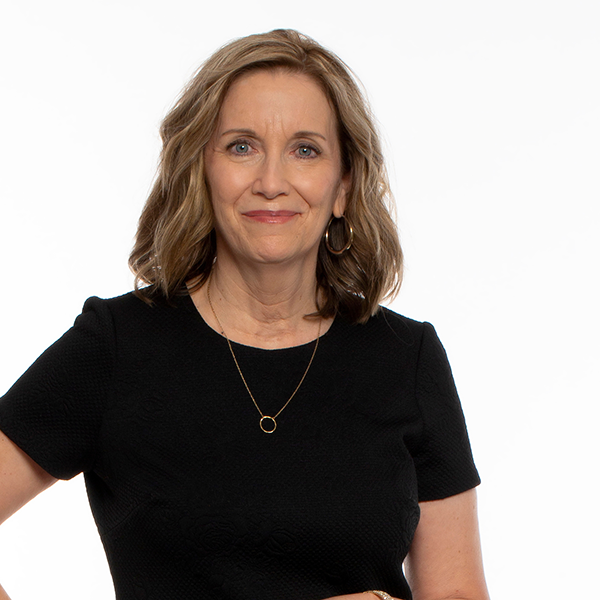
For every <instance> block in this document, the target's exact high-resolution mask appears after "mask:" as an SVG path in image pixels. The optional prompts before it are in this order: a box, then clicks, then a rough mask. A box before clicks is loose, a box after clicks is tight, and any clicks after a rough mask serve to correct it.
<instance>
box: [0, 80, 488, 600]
mask: <svg viewBox="0 0 600 600" xmlns="http://www.w3.org/2000/svg"><path fill="white" fill-rule="evenodd" d="M336 126H337V125H336V120H335V116H334V113H333V110H332V108H331V106H330V105H329V103H328V101H327V98H326V97H325V95H324V94H323V92H322V91H321V89H320V88H319V86H318V85H317V84H316V83H315V82H314V81H313V80H311V79H310V78H308V77H305V76H302V75H298V74H289V73H286V72H283V71H275V72H273V71H259V72H256V73H251V74H248V75H246V76H244V77H242V78H240V79H238V80H237V81H236V82H235V83H234V85H233V86H232V87H231V89H230V91H229V93H228V95H227V97H226V98H225V101H224V103H223V106H222V109H221V114H220V119H219V123H218V126H217V129H216V131H215V133H214V135H213V138H212V140H211V142H210V144H209V146H208V147H207V149H206V151H205V163H206V177H207V180H208V183H209V187H210V190H211V195H212V202H213V208H214V212H215V219H216V234H217V256H218V259H217V262H216V264H215V268H214V270H213V279H212V289H211V297H212V300H213V305H214V306H215V310H216V311H217V312H218V316H219V320H220V321H221V323H222V325H223V328H224V329H225V331H226V332H227V335H228V336H229V337H230V339H233V340H235V341H237V342H240V343H243V344H247V345H251V346H256V347H261V348H283V347H288V346H294V345H298V344H303V343H306V342H308V341H310V340H312V339H314V338H315V337H316V335H317V331H318V330H319V327H320V331H321V333H324V332H325V331H326V329H327V328H328V327H329V325H330V324H331V322H330V321H325V320H323V321H321V323H319V322H318V321H317V320H315V319H310V318H306V317H305V315H306V314H308V313H311V312H313V311H314V310H315V309H316V298H315V290H316V281H315V267H316V261H317V252H318V246H319V242H320V239H321V237H322V235H323V232H324V230H325V227H326V226H327V223H328V222H329V219H330V218H331V216H332V215H334V216H336V217H339V216H341V215H343V212H344V209H345V206H346V193H347V190H348V183H349V181H348V178H347V177H345V176H344V175H343V173H342V169H341V158H340V156H341V149H340V148H339V142H338V136H337V130H336ZM193 300H194V303H195V304H196V306H197V308H198V310H199V311H200V313H201V315H202V316H203V318H204V319H205V321H206V322H207V323H208V324H209V325H210V326H212V327H213V328H214V329H216V330H219V326H218V324H217V322H216V320H215V319H214V316H213V315H212V311H211V309H210V306H209V304H208V301H207V296H206V286H205V287H204V288H202V289H200V290H198V291H197V292H195V293H194V294H193ZM55 481H56V480H55V479H54V478H53V477H52V476H50V475H49V474H48V473H46V472H45V471H44V470H43V469H41V467H39V466H38V465H37V464H36V463H35V462H34V461H33V460H32V459H31V458H29V457H28V456H27V455H26V454H25V453H24V452H23V451H22V450H20V449H19V448H18V447H17V446H15V445H14V444H13V443H12V442H11V441H10V440H9V439H8V438H7V437H5V436H4V435H2V434H1V432H0V522H2V521H4V520H5V519H7V518H8V517H9V516H10V515H11V514H13V513H14V512H16V511H17V510H18V509H19V508H20V507H21V506H23V505H24V504H25V503H26V502H28V501H29V500H30V499H32V498H33V497H35V496H36V495H37V494H38V493H40V492H41V491H43V490H45V489H47V488H48V487H50V486H51V485H52V484H53V483H54V482H55ZM374 493H376V490H374ZM420 507H421V520H420V522H419V525H418V527H417V531H416V534H415V538H414V541H413V544H412V546H411V550H410V553H409V556H408V559H407V561H406V564H405V566H406V570H407V577H408V579H409V583H410V584H411V587H412V589H413V591H414V599H415V600H450V599H453V600H460V599H463V600H488V598H489V597H488V594H487V590H486V586H485V580H484V577H483V566H482V561H481V550H480V543H479V532H478V525H477V509H476V498H475V491H474V490H470V491H468V492H465V493H463V494H458V495H457V496H452V497H450V498H446V499H444V500H437V501H433V502H422V503H421V504H420ZM7 598H8V596H7V595H6V593H5V592H4V591H3V590H2V588H1V587H0V600H4V599H7ZM367 599H371V600H375V599H376V596H374V595H372V594H366V593H358V594H350V595H344V596H337V597H336V598H335V600H367Z"/></svg>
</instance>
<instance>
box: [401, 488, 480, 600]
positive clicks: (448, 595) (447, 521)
mask: <svg viewBox="0 0 600 600" xmlns="http://www.w3.org/2000/svg"><path fill="white" fill-rule="evenodd" d="M419 506H420V508H421V520H420V521H419V525H418V527H417V531H416V532H415V537H414V539H413V543H412V545H411V548H410V552H409V554H408V557H407V561H406V567H407V573H406V574H407V578H408V582H409V584H410V586H411V588H412V591H413V596H414V600H450V599H452V600H489V595H488V591H487V586H486V584H485V578H484V574H483V562H482V559H481V545H480V541H479V525H478V522H477V496H476V492H475V490H474V489H472V490H469V491H467V492H464V493H462V494H457V495H456V496H451V497H450V498H445V499H443V500H433V501H430V502H421V503H420V505H419Z"/></svg>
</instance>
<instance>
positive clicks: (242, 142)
mask: <svg viewBox="0 0 600 600" xmlns="http://www.w3.org/2000/svg"><path fill="white" fill-rule="evenodd" d="M237 145H244V146H248V148H251V147H252V144H251V143H250V142H249V141H248V140H245V139H239V140H234V141H233V142H230V143H229V144H227V147H226V149H227V151H231V150H232V149H233V148H235V147H236V146H237ZM301 148H308V149H309V150H310V151H311V152H313V153H314V154H315V155H316V156H319V154H321V151H320V150H319V149H318V148H316V147H315V146H313V145H312V144H306V143H300V144H298V145H297V146H296V148H295V149H294V150H295V151H298V150H300V149H301ZM233 154H234V156H245V155H246V154H247V153H242V154H238V153H237V152H233ZM298 158H300V159H301V160H310V159H311V158H314V157H313V156H312V155H311V156H299V157H298Z"/></svg>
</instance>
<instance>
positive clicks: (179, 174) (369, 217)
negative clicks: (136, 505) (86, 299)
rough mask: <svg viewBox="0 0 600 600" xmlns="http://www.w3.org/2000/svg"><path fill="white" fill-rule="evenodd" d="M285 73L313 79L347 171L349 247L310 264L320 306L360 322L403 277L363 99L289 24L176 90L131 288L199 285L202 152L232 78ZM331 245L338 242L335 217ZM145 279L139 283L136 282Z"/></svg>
mask: <svg viewBox="0 0 600 600" xmlns="http://www.w3.org/2000/svg"><path fill="white" fill-rule="evenodd" d="M260 69H285V70H286V71H289V72H292V73H300V74H303V75H308V76H310V77H312V78H313V79H314V80H315V81H316V82H317V83H318V84H319V85H320V86H321V88H322V89H323V92H324V93H325V95H326V96H327V98H328V99H329V102H330V104H331V106H332V108H333V109H334V111H335V114H336V116H337V121H338V135H339V142H340V148H341V153H342V169H343V172H344V173H350V179H351V182H350V187H349V190H348V194H347V204H346V210H345V217H346V219H347V220H348V222H349V223H350V224H351V226H352V228H353V230H354V240H353V243H352V246H351V248H350V249H349V250H347V251H346V252H344V253H343V254H341V255H334V254H331V253H330V252H329V251H328V250H327V247H326V245H325V243H324V240H322V241H321V245H320V248H319V253H318V261H317V272H316V276H317V286H318V290H319V292H320V293H319V294H318V297H319V310H318V312H317V313H316V315H317V314H318V315H320V316H322V317H332V316H334V315H335V314H337V313H340V314H343V315H344V316H346V318H348V319H349V320H350V321H352V322H359V323H363V322H365V321H367V320H368V318H369V317H370V316H371V315H373V314H375V312H376V311H377V309H378V306H379V303H380V302H381V301H382V300H384V299H386V298H392V297H393V296H395V295H396V294H397V292H398V290H399V288H400V284H401V280H402V261H403V259H402V250H401V248H400V242H399V240H398V233H397V230H396V226H395V224H394V221H393V219H392V217H391V215H390V210H391V209H392V206H393V199H392V197H391V193H390V189H389V183H388V178H387V173H386V169H385V164H384V160H383V155H382V152H381V144H380V141H379V137H378V135H377V131H376V128H375V126H374V120H373V118H372V116H371V112H370V109H369V107H368V104H367V102H366V100H365V98H364V96H363V94H362V93H361V91H360V89H359V87H358V85H357V83H356V81H355V80H354V78H353V76H352V74H351V71H350V69H349V68H348V67H347V66H346V65H345V64H344V63H343V62H342V61H341V60H340V59H339V58H338V57H337V56H336V55H335V54H333V53H332V52H330V51H328V50H326V49H325V48H323V47H322V46H321V45H320V44H318V43H317V42H315V41H314V40H312V39H311V38H309V37H307V36H305V35H302V34H300V33H299V32H297V31H294V30H291V29H278V30H275V31H271V32H269V33H263V34H257V35H250V36H248V37H244V38H241V39H238V40H234V41H232V42H230V43H228V44H226V45H225V46H223V47H222V48H220V49H219V50H217V52H215V53H214V54H213V55H212V56H211V57H210V58H209V59H208V60H207V61H206V62H205V63H204V64H203V65H202V66H201V67H200V69H199V70H198V72H197V73H196V75H195V76H194V77H193V78H192V80H191V81H190V83H189V84H188V85H187V87H186V88H185V89H184V91H183V93H182V94H181V96H180V98H179V99H178V101H177V102H176V104H175V107H174V108H173V109H172V110H171V111H170V112H169V114H168V115H167V116H166V118H165V119H164V121H163V123H162V126H161V128H160V134H161V138H162V141H163V150H162V154H161V160H160V165H159V169H158V173H157V177H156V181H155V183H154V186H153V189H152V191H151V193H150V196H149V198H148V200H147V202H146V205H145V207H144V209H143V212H142V215H141V217H140V221H139V225H138V230H137V235H136V241H135V245H134V248H133V250H132V252H131V256H130V257H129V266H130V268H131V270H132V271H133V273H134V274H135V293H136V294H137V295H138V296H140V297H141V298H143V299H144V300H146V301H148V302H152V298H153V297H155V296H156V295H157V294H161V295H163V296H166V297H167V298H169V297H172V296H173V295H175V294H178V293H181V290H184V289H185V288H184V284H187V285H188V287H189V289H190V291H194V290H197V289H198V288H200V287H201V286H202V285H204V283H205V282H206V280H207V278H208V277H209V275H210V271H211V269H212V266H213V262H214V259H215V256H216V250H217V248H216V242H215V234H214V215H213V210H212V206H211V201H210V194H209V190H208V187H207V184H206V180H205V173H204V148H205V147H206V146H207V144H208V143H209V140H210V139H211V136H212V134H213V132H214V130H215V128H216V126H217V120H218V117H219V111H220V108H221V105H222V104H223V100H224V98H225V96H226V94H227V91H228V90H229V88H230V87H231V84H232V83H233V82H234V81H235V80H236V79H237V78H238V77H240V76H241V75H243V74H244V73H248V72H249V71H254V70H260ZM337 221H339V222H337V223H336V220H334V222H333V223H332V228H331V236H330V241H331V239H333V242H332V245H333V246H334V247H336V248H339V247H343V246H344V244H345V241H344V240H343V239H342V237H343V235H344V233H343V230H344V224H343V223H342V222H341V221H342V219H339V220H337ZM143 284H148V285H147V287H141V286H142V285H143Z"/></svg>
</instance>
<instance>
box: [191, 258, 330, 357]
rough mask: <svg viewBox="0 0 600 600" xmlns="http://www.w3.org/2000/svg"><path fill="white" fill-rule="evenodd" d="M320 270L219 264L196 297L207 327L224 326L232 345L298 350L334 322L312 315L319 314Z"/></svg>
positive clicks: (270, 265)
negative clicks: (317, 285)
mask: <svg viewBox="0 0 600 600" xmlns="http://www.w3.org/2000/svg"><path fill="white" fill-rule="evenodd" d="M315 269H316V265H312V266H308V268H304V269H295V270H293V269H290V268H286V266H285V265H278V264H275V265H274V264H269V265H229V264H227V262H226V261H222V262H221V263H219V260H217V261H216V263H215V265H214V267H213V271H212V273H211V276H210V279H209V283H208V284H206V285H204V287H203V288H202V289H200V290H197V291H196V292H194V294H193V295H192V297H193V300H194V303H195V304H196V307H197V308H198V310H199V311H200V314H201V315H202V317H203V318H204V320H205V321H206V322H207V324H208V325H210V326H211V327H212V328H213V329H215V330H217V331H219V333H221V328H222V329H223V332H224V333H225V334H226V335H227V337H228V338H229V339H231V340H232V341H235V342H239V343H242V344H246V345H250V346H256V347H260V348H285V347H290V346H297V345H300V344H305V343H308V342H310V341H311V340H314V339H315V337H317V335H318V334H317V331H318V329H319V327H320V328H321V332H322V333H323V332H325V331H326V330H327V329H328V327H329V326H330V325H331V321H332V320H325V321H323V320H321V319H319V318H307V317H306V315H308V314H311V313H314V312H315V311H316V310H317V303H316V277H315ZM208 285H210V295H211V301H212V308H211V306H210V304H209V303H208V298H207V294H206V292H207V289H208ZM213 310H214V313H215V315H216V318H215V316H214V315H213Z"/></svg>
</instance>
